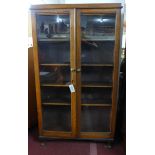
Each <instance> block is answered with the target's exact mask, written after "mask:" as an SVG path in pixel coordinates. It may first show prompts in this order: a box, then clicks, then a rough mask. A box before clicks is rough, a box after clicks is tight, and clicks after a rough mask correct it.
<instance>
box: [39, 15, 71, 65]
mask: <svg viewBox="0 0 155 155" xmlns="http://www.w3.org/2000/svg"><path fill="white" fill-rule="evenodd" d="M37 34H38V50H39V61H40V63H44V64H49V63H52V64H53V63H58V64H60V63H62V64H69V63H70V41H69V40H70V20H69V16H68V15H46V16H45V15H39V16H37Z"/></svg>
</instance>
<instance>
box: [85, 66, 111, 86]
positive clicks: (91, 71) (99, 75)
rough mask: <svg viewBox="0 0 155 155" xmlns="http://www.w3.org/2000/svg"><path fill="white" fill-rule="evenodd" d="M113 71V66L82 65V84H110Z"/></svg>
mask: <svg viewBox="0 0 155 155" xmlns="http://www.w3.org/2000/svg"><path fill="white" fill-rule="evenodd" d="M112 73H113V68H111V67H101V66H99V67H95V66H89V67H86V66H82V84H94V85H104V84H105V85H110V84H111V83H112Z"/></svg>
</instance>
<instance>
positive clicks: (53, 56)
mask: <svg viewBox="0 0 155 155" xmlns="http://www.w3.org/2000/svg"><path fill="white" fill-rule="evenodd" d="M39 61H40V63H46V64H50V63H52V64H53V63H58V64H69V63H70V43H69V42H50V43H44V42H40V43H39Z"/></svg>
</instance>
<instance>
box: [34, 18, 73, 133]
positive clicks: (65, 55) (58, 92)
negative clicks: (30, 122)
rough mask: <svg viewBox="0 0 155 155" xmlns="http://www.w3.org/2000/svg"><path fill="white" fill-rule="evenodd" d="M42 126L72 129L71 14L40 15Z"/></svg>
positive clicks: (39, 54) (38, 19) (55, 129)
mask: <svg viewBox="0 0 155 155" xmlns="http://www.w3.org/2000/svg"><path fill="white" fill-rule="evenodd" d="M36 20H37V40H38V58H39V65H40V66H39V67H40V68H39V69H40V83H41V84H40V85H41V102H42V120H43V129H44V130H51V131H71V95H70V91H69V88H68V84H69V82H70V76H71V74H70V17H69V15H37V19H36Z"/></svg>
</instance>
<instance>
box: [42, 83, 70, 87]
mask: <svg viewBox="0 0 155 155" xmlns="http://www.w3.org/2000/svg"><path fill="white" fill-rule="evenodd" d="M41 86H45V87H68V86H69V84H45V83H44V84H41Z"/></svg>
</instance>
